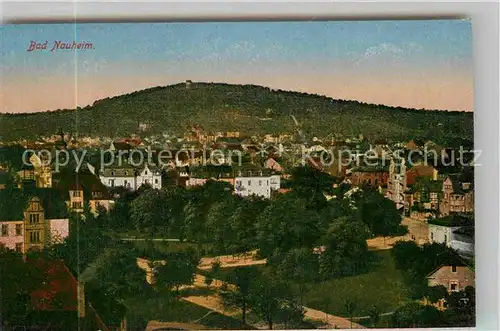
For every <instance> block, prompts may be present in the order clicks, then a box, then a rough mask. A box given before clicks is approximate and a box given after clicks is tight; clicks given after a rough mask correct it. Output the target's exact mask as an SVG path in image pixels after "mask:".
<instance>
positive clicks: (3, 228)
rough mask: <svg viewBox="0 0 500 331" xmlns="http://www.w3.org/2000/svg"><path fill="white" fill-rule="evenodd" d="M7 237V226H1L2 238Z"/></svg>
mask: <svg viewBox="0 0 500 331" xmlns="http://www.w3.org/2000/svg"><path fill="white" fill-rule="evenodd" d="M8 235H9V225H8V224H2V237H7V236H8Z"/></svg>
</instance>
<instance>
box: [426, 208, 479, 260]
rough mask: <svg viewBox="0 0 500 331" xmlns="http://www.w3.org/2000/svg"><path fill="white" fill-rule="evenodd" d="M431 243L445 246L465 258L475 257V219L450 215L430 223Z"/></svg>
mask: <svg viewBox="0 0 500 331" xmlns="http://www.w3.org/2000/svg"><path fill="white" fill-rule="evenodd" d="M428 226H429V242H430V243H439V244H445V245H446V246H448V247H451V248H453V249H454V250H456V251H457V252H458V253H459V254H460V256H462V257H464V258H467V259H469V258H472V257H473V256H474V219H473V218H471V217H466V216H462V215H457V214H455V215H449V216H445V217H441V218H436V219H431V220H429V221H428Z"/></svg>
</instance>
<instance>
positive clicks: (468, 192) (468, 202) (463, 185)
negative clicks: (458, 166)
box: [439, 175, 474, 216]
mask: <svg viewBox="0 0 500 331" xmlns="http://www.w3.org/2000/svg"><path fill="white" fill-rule="evenodd" d="M472 211H474V184H473V182H463V181H460V177H459V175H448V176H447V177H446V179H445V180H444V181H443V189H442V198H441V201H440V203H439V213H440V215H441V216H446V215H450V214H451V213H470V212H472Z"/></svg>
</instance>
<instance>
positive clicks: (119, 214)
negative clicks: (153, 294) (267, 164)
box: [101, 167, 405, 257]
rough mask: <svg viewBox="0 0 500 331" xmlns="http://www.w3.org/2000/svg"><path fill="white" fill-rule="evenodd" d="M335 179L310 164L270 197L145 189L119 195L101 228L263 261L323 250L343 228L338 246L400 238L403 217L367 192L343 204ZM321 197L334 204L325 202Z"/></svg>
mask: <svg viewBox="0 0 500 331" xmlns="http://www.w3.org/2000/svg"><path fill="white" fill-rule="evenodd" d="M335 181H336V179H335V178H334V177H331V176H329V175H328V174H325V173H322V172H319V171H317V170H314V169H312V168H309V167H299V168H295V169H294V170H293V172H292V177H291V183H290V187H291V188H292V191H291V192H290V193H287V194H284V195H277V196H275V197H274V198H272V199H271V200H265V199H262V198H260V197H255V196H254V197H248V198H241V197H239V196H236V195H234V194H233V189H232V187H231V185H229V184H228V183H224V182H216V181H208V182H207V183H206V184H205V185H203V186H198V187H194V188H191V189H184V188H177V187H175V188H167V189H164V190H161V191H160V190H152V189H149V190H145V191H143V192H140V193H139V194H133V193H128V194H124V195H123V197H122V198H121V199H119V200H118V201H117V202H116V205H115V208H114V209H113V210H112V211H111V212H110V214H109V215H106V218H107V220H103V221H102V222H101V223H102V224H108V225H109V226H110V227H111V228H115V229H117V230H118V229H120V230H121V229H123V228H128V229H134V230H136V231H138V232H141V233H143V234H148V236H149V237H154V236H160V237H170V238H172V237H174V238H179V239H181V240H187V241H191V242H196V243H199V244H202V243H203V244H208V246H209V247H210V250H211V252H210V253H213V254H231V253H239V252H244V251H248V250H251V249H257V248H258V249H259V250H260V253H261V254H262V256H264V257H272V256H273V255H276V254H282V253H286V252H287V251H289V250H290V249H292V248H302V247H307V248H313V247H317V246H322V245H326V246H327V247H328V245H329V243H331V242H332V240H333V239H335V240H336V239H337V238H329V236H330V237H332V236H336V237H341V236H339V235H336V234H335V233H339V232H341V231H343V232H344V233H343V235H342V236H343V237H345V238H346V239H345V240H344V241H346V242H348V241H349V240H348V239H353V241H352V242H353V243H361V242H362V241H363V240H362V239H363V238H364V239H366V238H368V237H372V236H379V235H384V236H387V235H392V234H400V233H402V232H403V233H404V231H405V229H404V228H402V227H401V226H400V222H401V216H400V214H399V213H398V212H397V210H396V208H395V207H394V204H393V203H392V202H391V201H390V200H388V199H386V198H384V197H383V196H382V195H381V194H379V193H378V192H375V191H371V190H369V189H368V188H366V189H365V190H363V191H362V192H361V193H359V194H357V195H355V196H353V197H351V198H349V199H347V198H346V199H342V197H343V194H344V193H345V191H346V190H348V187H345V186H340V187H338V188H335V189H334V188H333V183H334V182H335ZM325 194H327V195H337V196H338V199H332V200H330V201H327V199H326V198H325ZM357 238H359V239H357ZM330 246H331V245H330ZM351 251H352V252H356V251H357V250H356V249H355V250H351Z"/></svg>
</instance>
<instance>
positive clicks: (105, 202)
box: [57, 171, 114, 215]
mask: <svg viewBox="0 0 500 331" xmlns="http://www.w3.org/2000/svg"><path fill="white" fill-rule="evenodd" d="M59 177H60V178H59V180H58V185H57V189H58V190H59V192H60V194H61V196H62V197H63V199H64V201H66V205H67V208H68V210H71V211H73V212H77V213H83V212H84V211H85V204H87V203H88V204H89V207H90V211H91V212H92V213H94V215H97V213H98V210H99V208H104V209H105V210H107V211H109V210H111V208H113V205H114V200H113V198H112V196H111V194H110V193H109V191H108V188H107V187H106V186H105V185H103V184H102V183H101V181H100V180H99V178H98V177H97V176H95V175H94V174H92V173H91V172H90V171H82V172H78V173H75V172H66V173H64V174H61V175H60V176H59Z"/></svg>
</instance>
